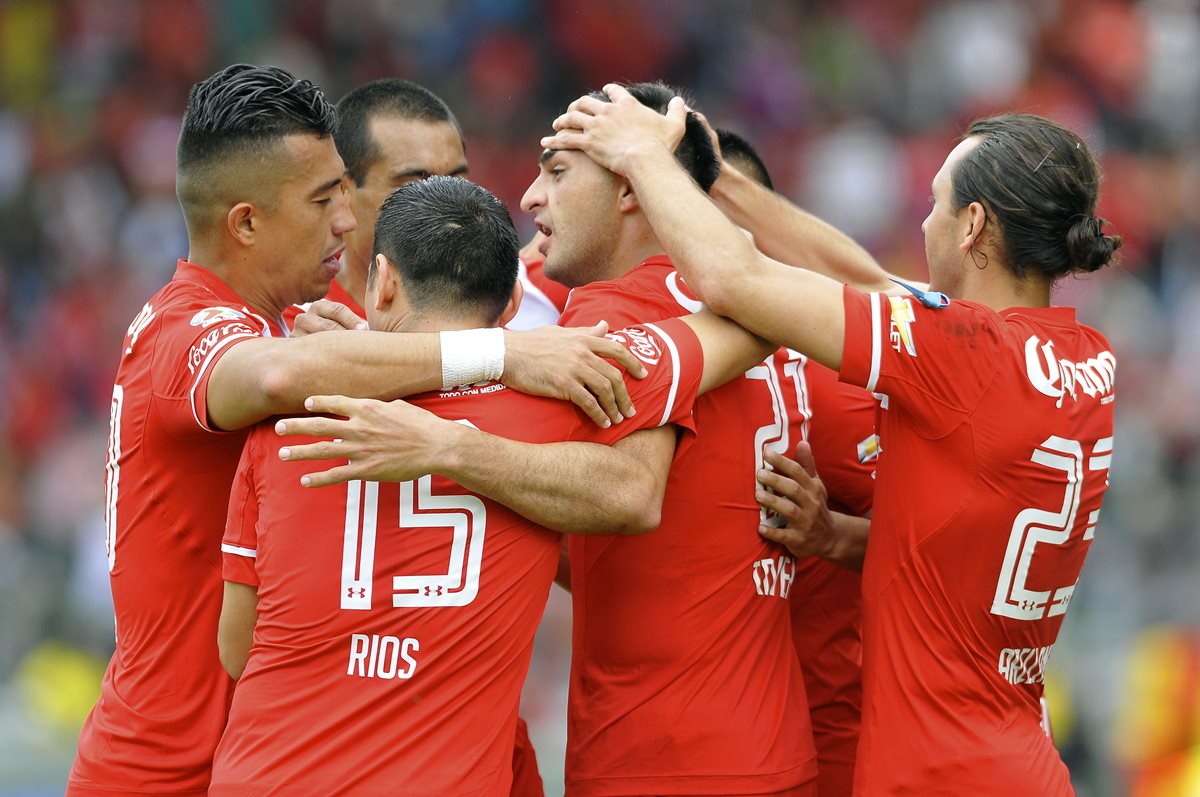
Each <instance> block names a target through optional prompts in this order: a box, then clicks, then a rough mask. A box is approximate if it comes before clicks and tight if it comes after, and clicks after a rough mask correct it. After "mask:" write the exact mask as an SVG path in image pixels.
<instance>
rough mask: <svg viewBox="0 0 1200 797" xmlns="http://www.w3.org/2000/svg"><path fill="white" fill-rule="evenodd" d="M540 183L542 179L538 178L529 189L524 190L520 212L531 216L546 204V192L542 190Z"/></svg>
mask: <svg viewBox="0 0 1200 797" xmlns="http://www.w3.org/2000/svg"><path fill="white" fill-rule="evenodd" d="M541 183H542V178H541V177H540V176H539V177H538V178H537V179H536V180H534V181H533V182H532V183H530V184H529V187H528V188H526V189H525V195H524V196H522V197H521V210H523V211H525V212H526V213H528V214H529V215H531V216H532V215H533V214H534V213H535V212H536V211H537V209H538V208H540V207H541V206H542V205H545V204H546V192H545V191H543V190H542V186H541Z"/></svg>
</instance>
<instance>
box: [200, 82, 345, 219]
mask: <svg viewBox="0 0 1200 797" xmlns="http://www.w3.org/2000/svg"><path fill="white" fill-rule="evenodd" d="M336 128H337V112H336V111H335V110H334V107H333V106H332V105H330V104H329V102H328V101H327V100H326V99H325V95H324V94H322V93H321V89H320V88H318V87H317V86H316V85H314V84H313V83H312V82H311V81H308V80H301V79H299V78H297V77H295V76H294V75H292V74H291V73H290V72H287V71H286V70H283V69H280V68H279V67H277V66H252V65H250V64H234V65H232V66H227V67H225V68H224V69H222V70H221V71H219V72H217V73H216V74H214V75H212V76H210V77H208V78H206V79H204V80H202V81H200V82H199V83H197V84H196V85H194V86H192V88H191V91H189V92H188V101H187V109H186V110H185V111H184V112H183V125H182V129H181V130H180V133H179V146H178V149H177V153H176V169H177V175H178V179H177V190H178V194H179V202H180V204H181V205H182V206H183V210H184V215H185V216H186V215H188V213H189V210H192V209H195V208H198V207H200V206H201V205H202V204H203V203H205V202H206V201H208V200H209V199H210V198H211V197H212V195H213V193H212V192H213V186H212V185H211V183H212V181H213V176H212V174H211V171H212V169H213V168H214V167H216V166H219V165H223V164H227V163H229V162H230V161H231V160H232V159H235V158H237V157H238V156H243V155H253V154H260V153H265V152H267V151H269V150H270V149H272V148H274V147H276V146H278V144H279V143H280V142H281V141H282V140H283V138H284V137H285V136H289V135H295V134H298V133H311V134H313V135H316V136H318V137H324V136H327V135H331V134H332V133H333V132H334V130H335V129H336Z"/></svg>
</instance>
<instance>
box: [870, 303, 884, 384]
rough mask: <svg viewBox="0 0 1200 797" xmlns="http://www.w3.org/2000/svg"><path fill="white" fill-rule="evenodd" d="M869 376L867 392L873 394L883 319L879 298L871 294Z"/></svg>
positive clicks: (881, 352)
mask: <svg viewBox="0 0 1200 797" xmlns="http://www.w3.org/2000/svg"><path fill="white" fill-rule="evenodd" d="M870 298H871V375H870V376H868V377H867V390H868V391H870V392H871V393H874V392H875V383H876V382H878V381H879V362H880V359H881V358H882V357H883V329H882V327H883V319H882V318H881V313H880V310H879V307H880V303H881V296H880V294H879V293H872V294H871V297H870Z"/></svg>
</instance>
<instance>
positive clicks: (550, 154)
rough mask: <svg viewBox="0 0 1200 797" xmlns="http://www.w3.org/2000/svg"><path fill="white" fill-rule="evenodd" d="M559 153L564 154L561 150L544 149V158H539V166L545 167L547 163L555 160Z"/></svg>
mask: <svg viewBox="0 0 1200 797" xmlns="http://www.w3.org/2000/svg"><path fill="white" fill-rule="evenodd" d="M559 152H562V150H559V149H544V150H542V157H540V158H538V166H545V165H546V161H548V160H550V159H551V158H553V157H554V156H555V155H557V154H558V153H559Z"/></svg>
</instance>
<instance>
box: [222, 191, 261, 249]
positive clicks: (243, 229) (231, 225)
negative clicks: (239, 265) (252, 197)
mask: <svg viewBox="0 0 1200 797" xmlns="http://www.w3.org/2000/svg"><path fill="white" fill-rule="evenodd" d="M259 225H260V219H259V217H258V209H257V208H256V207H254V205H251V204H250V203H249V202H239V203H237V204H236V205H234V206H233V207H231V208H230V209H229V212H228V213H226V214H225V229H226V231H227V232H228V233H229V236H230V237H231V238H233V240H235V241H237V242H238V243H240V244H241V245H242V246H253V245H254V237H255V235H256V234H257V233H258V229H259Z"/></svg>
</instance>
